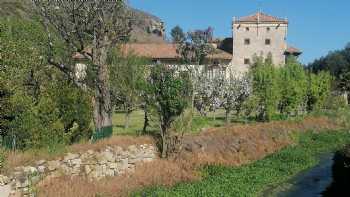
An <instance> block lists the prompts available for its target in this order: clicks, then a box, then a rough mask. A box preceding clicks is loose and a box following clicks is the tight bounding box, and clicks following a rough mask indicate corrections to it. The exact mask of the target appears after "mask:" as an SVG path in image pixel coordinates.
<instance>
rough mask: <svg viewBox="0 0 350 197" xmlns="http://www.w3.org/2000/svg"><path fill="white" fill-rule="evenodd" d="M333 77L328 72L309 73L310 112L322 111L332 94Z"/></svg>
mask: <svg viewBox="0 0 350 197" xmlns="http://www.w3.org/2000/svg"><path fill="white" fill-rule="evenodd" d="M331 82H332V77H331V75H330V74H329V73H328V72H323V71H322V72H319V73H318V74H313V73H309V85H308V94H307V96H308V99H307V108H308V111H313V110H319V109H322V108H323V107H324V105H325V102H326V100H327V98H328V96H329V95H330V92H331Z"/></svg>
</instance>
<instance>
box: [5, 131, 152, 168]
mask: <svg viewBox="0 0 350 197" xmlns="http://www.w3.org/2000/svg"><path fill="white" fill-rule="evenodd" d="M154 143H155V142H154V140H153V138H152V137H149V136H140V137H132V136H113V137H111V138H109V139H104V140H100V141H98V142H96V143H93V144H92V143H88V142H86V143H79V144H74V145H72V146H67V147H64V148H63V147H62V148H61V149H59V150H58V151H57V152H54V153H50V152H49V151H48V150H46V149H41V150H30V151H16V152H13V151H8V152H7V153H6V163H5V166H4V168H3V169H1V170H2V173H5V174H6V173H8V172H10V171H11V169H13V168H15V167H17V166H27V165H32V164H34V163H35V161H37V160H38V159H44V160H54V159H57V158H61V157H62V156H63V155H64V154H65V153H67V152H71V153H83V152H86V151H88V150H95V151H98V150H101V149H104V148H106V147H107V146H121V147H123V148H127V147H128V146H130V145H141V144H154Z"/></svg>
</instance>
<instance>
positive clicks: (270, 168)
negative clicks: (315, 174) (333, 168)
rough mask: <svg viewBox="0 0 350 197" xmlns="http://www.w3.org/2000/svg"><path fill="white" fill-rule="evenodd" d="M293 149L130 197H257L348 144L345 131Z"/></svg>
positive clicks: (313, 136) (311, 137)
mask: <svg viewBox="0 0 350 197" xmlns="http://www.w3.org/2000/svg"><path fill="white" fill-rule="evenodd" d="M296 141H297V142H298V143H297V145H294V146H289V147H287V148H285V149H283V150H281V151H280V152H278V153H275V154H272V155H270V156H268V157H266V158H264V159H262V160H259V161H257V162H254V163H252V164H249V165H245V166H241V167H223V166H207V167H205V168H203V169H202V173H203V175H204V178H203V179H202V180H201V181H198V182H193V183H180V184H178V185H176V186H175V187H172V188H164V187H153V188H148V189H145V190H144V191H142V192H139V193H136V194H134V196H179V197H180V196H181V197H182V196H231V197H232V196H242V197H243V196H259V195H261V193H262V192H263V191H264V190H266V189H267V188H268V187H270V186H277V185H279V184H281V183H283V182H285V181H287V180H288V179H290V178H291V177H293V176H294V175H296V174H297V173H298V172H301V171H302V170H306V169H308V168H310V167H313V166H315V165H317V163H318V161H319V156H320V154H322V153H327V152H330V151H334V150H336V149H339V148H340V147H341V146H343V145H344V144H347V143H350V133H349V132H345V131H338V132H334V131H333V132H323V133H318V134H317V133H311V132H308V133H303V134H298V135H297V136H296Z"/></svg>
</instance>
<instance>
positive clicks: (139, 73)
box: [108, 49, 148, 112]
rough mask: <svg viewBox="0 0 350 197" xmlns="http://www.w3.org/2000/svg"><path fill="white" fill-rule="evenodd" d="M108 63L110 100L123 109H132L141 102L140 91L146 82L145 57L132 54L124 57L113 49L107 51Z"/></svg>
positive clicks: (146, 62)
mask: <svg viewBox="0 0 350 197" xmlns="http://www.w3.org/2000/svg"><path fill="white" fill-rule="evenodd" d="M108 64H109V72H110V73H109V76H110V77H109V79H110V84H111V92H112V98H113V99H112V102H113V103H114V105H115V106H117V107H122V109H123V110H125V111H129V112H131V111H133V110H134V109H135V108H136V107H138V106H140V104H141V102H142V97H141V92H142V89H143V87H144V85H145V83H146V76H147V66H146V65H147V64H148V61H147V59H145V58H142V57H138V56H137V55H134V54H128V55H127V56H126V57H125V56H123V54H121V52H120V51H119V50H117V49H113V50H111V51H110V53H109V58H108Z"/></svg>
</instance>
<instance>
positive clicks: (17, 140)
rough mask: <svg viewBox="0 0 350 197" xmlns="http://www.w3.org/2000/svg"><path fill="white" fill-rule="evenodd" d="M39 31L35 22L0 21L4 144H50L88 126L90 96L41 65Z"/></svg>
mask: <svg viewBox="0 0 350 197" xmlns="http://www.w3.org/2000/svg"><path fill="white" fill-rule="evenodd" d="M43 32H44V30H43V29H42V27H41V25H39V24H38V23H36V22H29V21H19V20H15V19H8V20H0V43H1V46H0V57H1V58H0V65H1V70H0V78H1V83H0V97H1V101H0V102H1V112H0V118H1V122H0V129H1V131H0V134H1V136H2V138H3V142H2V144H3V145H5V146H6V147H8V148H20V149H28V148H42V147H45V148H52V147H54V146H55V144H67V143H72V142H75V141H78V140H79V139H81V138H82V137H83V136H84V137H85V136H86V135H85V134H87V133H89V130H90V120H91V107H90V105H89V104H88V103H89V100H90V99H89V95H88V94H87V93H84V92H82V91H80V90H78V89H77V88H76V87H75V86H74V85H73V84H70V83H68V82H63V81H65V80H61V79H63V78H64V77H65V76H64V75H63V74H62V73H60V72H59V71H57V70H56V69H54V68H51V67H48V66H46V65H47V64H46V63H47V62H46V61H45V60H44V59H45V58H43V57H44V56H45V55H46V51H45V47H46V43H47V40H46V38H45V36H44V35H45V33H43ZM3 104H4V106H5V107H4V110H3ZM3 120H5V121H3Z"/></svg>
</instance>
